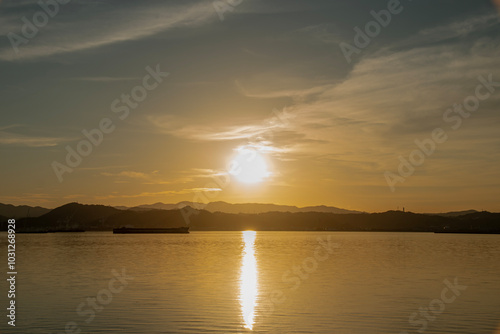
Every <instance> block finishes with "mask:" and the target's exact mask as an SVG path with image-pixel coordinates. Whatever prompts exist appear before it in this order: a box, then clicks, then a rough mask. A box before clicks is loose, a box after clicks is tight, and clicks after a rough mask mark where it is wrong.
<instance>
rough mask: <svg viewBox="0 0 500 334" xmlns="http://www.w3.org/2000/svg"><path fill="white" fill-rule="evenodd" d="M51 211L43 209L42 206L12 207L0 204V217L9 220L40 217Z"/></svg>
mask: <svg viewBox="0 0 500 334" xmlns="http://www.w3.org/2000/svg"><path fill="white" fill-rule="evenodd" d="M49 211H50V209H46V208H42V207H40V206H34V207H33V206H28V205H19V206H15V205H11V204H2V203H0V216H4V217H9V218H14V219H17V218H22V217H28V215H29V216H30V217H39V216H41V215H44V214H46V213H48V212H49ZM2 221H3V219H2Z"/></svg>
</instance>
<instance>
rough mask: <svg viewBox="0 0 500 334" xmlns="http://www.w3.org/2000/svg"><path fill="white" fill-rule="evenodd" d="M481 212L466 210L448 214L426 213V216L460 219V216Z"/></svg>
mask: <svg viewBox="0 0 500 334" xmlns="http://www.w3.org/2000/svg"><path fill="white" fill-rule="evenodd" d="M478 212H479V211H477V210H464V211H452V212H446V213H426V215H430V216H442V217H460V216H465V215H468V214H471V213H478Z"/></svg>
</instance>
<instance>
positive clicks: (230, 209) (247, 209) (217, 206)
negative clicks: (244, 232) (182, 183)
mask: <svg viewBox="0 0 500 334" xmlns="http://www.w3.org/2000/svg"><path fill="white" fill-rule="evenodd" d="M186 206H190V207H192V208H197V209H202V210H206V211H209V212H223V213H265V212H330V213H339V214H344V213H361V212H360V211H354V210H346V209H340V208H336V207H333V206H326V205H320V206H307V207H297V206H292V205H278V204H266V203H237V204H232V203H227V202H223V201H217V202H210V203H208V204H203V203H196V202H186V201H184V202H179V203H176V204H165V203H161V202H158V203H155V204H143V205H139V206H135V207H132V208H130V209H131V210H135V211H143V210H151V209H159V210H174V209H181V208H183V207H186ZM120 208H121V209H123V207H120Z"/></svg>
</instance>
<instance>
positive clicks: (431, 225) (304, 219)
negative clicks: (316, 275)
mask: <svg viewBox="0 0 500 334" xmlns="http://www.w3.org/2000/svg"><path fill="white" fill-rule="evenodd" d="M219 204H220V203H219ZM264 208H265V209H268V208H269V207H268V206H264ZM292 208H293V207H292ZM16 221H17V222H16V231H17V232H44V231H45V232H49V231H69V230H85V231H111V230H112V229H114V228H121V227H134V228H172V227H181V226H189V228H190V229H191V230H192V231H245V230H255V231H385V232H438V233H499V234H500V213H490V212H475V213H469V214H465V215H461V216H458V217H453V216H449V217H445V216H440V215H425V214H417V213H412V212H402V211H387V212H381V213H360V214H345V213H344V214H338V213H331V212H276V211H272V212H266V213H240V214H234V213H223V212H220V211H218V212H209V211H207V210H200V209H193V208H191V207H186V208H184V209H182V210H180V209H173V210H159V209H145V210H144V209H142V210H119V209H116V208H113V207H111V206H104V205H84V204H79V203H69V204H65V205H63V206H60V207H58V208H55V209H53V210H51V211H50V212H48V213H46V214H44V215H42V216H40V217H29V218H21V219H19V220H16ZM0 229H1V230H3V231H5V230H6V229H7V222H6V221H3V222H2V221H0Z"/></svg>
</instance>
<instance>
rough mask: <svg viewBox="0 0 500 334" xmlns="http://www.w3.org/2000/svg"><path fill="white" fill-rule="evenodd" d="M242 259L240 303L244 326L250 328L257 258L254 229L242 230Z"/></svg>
mask: <svg viewBox="0 0 500 334" xmlns="http://www.w3.org/2000/svg"><path fill="white" fill-rule="evenodd" d="M242 233H243V235H242V236H243V242H244V243H245V246H244V249H243V260H242V263H241V276H240V304H241V314H242V316H243V321H244V326H245V328H247V329H250V330H252V329H253V324H254V317H255V305H256V303H257V260H256V258H255V248H254V245H255V236H256V232H255V231H243V232H242Z"/></svg>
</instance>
